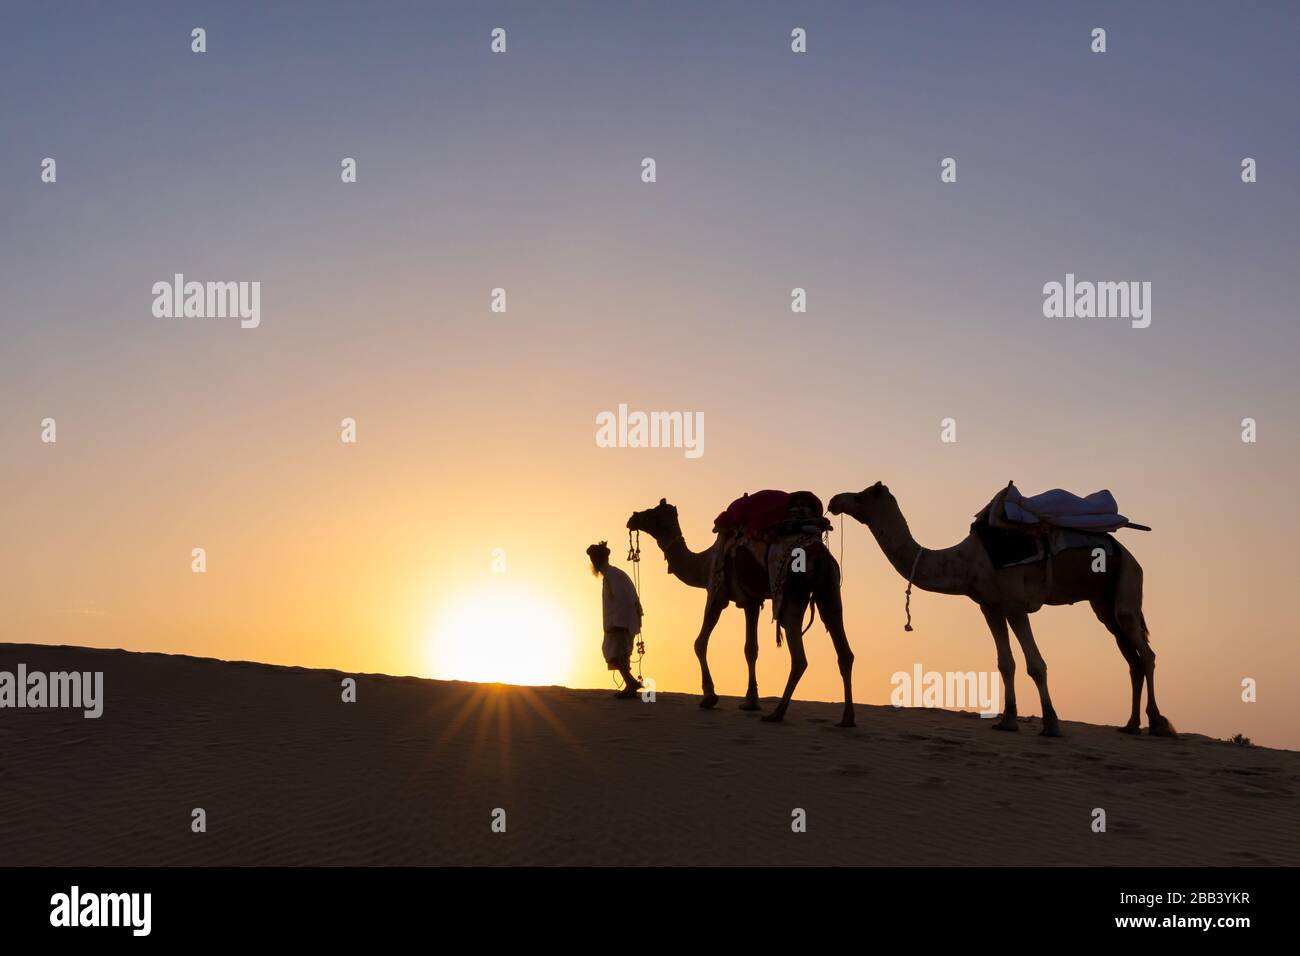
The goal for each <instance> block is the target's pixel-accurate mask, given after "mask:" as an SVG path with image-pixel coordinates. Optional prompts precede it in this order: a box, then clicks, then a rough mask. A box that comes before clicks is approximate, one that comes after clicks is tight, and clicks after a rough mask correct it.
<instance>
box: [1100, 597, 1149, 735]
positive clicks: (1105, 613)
mask: <svg viewBox="0 0 1300 956" xmlns="http://www.w3.org/2000/svg"><path fill="white" fill-rule="evenodd" d="M1092 611H1093V613H1094V614H1096V615H1097V620H1099V621H1101V623H1102V624H1104V625H1106V630H1108V631H1110V633H1111V634H1113V635H1114V636H1115V643H1116V644H1118V645H1119V652H1120V653H1121V654H1123V655H1124V660H1125V662H1126V663H1127V664H1128V677H1129V682H1130V683H1131V684H1132V685H1133V709H1132V711H1131V713H1130V714H1129V718H1128V723H1127V724H1125V725H1124V726H1123V727H1121V728H1119V732H1120V733H1122V734H1136V733H1140V732H1141V729H1142V718H1141V712H1142V681H1143V680H1144V678H1145V677H1146V670H1145V668H1143V666H1142V656H1141V655H1140V654H1138V652H1137V648H1135V647H1134V646H1133V645H1132V644H1130V643H1129V640H1128V638H1127V637H1125V636H1124V632H1123V631H1121V630H1120V629H1119V625H1118V624H1116V623H1115V613H1114V608H1112V607H1111V606H1110V605H1109V604H1108V603H1106V602H1103V601H1093V602H1092Z"/></svg>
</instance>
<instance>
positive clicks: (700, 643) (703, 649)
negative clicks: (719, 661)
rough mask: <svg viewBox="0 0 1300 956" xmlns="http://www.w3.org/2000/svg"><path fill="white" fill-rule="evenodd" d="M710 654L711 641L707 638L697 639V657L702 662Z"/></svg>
mask: <svg viewBox="0 0 1300 956" xmlns="http://www.w3.org/2000/svg"><path fill="white" fill-rule="evenodd" d="M708 652H709V639H708V638H707V637H697V638H696V639H695V656H696V657H698V658H699V659H700V660H704V657H705V655H706V654H708Z"/></svg>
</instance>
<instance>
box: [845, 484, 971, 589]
mask: <svg viewBox="0 0 1300 956" xmlns="http://www.w3.org/2000/svg"><path fill="white" fill-rule="evenodd" d="M867 527H868V528H869V529H870V530H871V534H872V535H873V536H874V537H875V539H876V543H877V544H879V545H880V550H881V551H883V552H884V554H885V557H886V558H888V559H889V563H890V564H892V565H893V566H894V570H895V571H897V572H898V573H899V574H900V575H902V577H903V578H904V579H906V580H909V581H911V582H912V583H913V584H914V585H915V586H916V587H918V588H920V589H921V590H923V591H937V592H939V593H941V594H965V593H966V577H967V575H966V574H965V572H964V568H965V565H964V564H963V562H962V561H961V560H960V556H959V554H958V550H959V548H960V545H958V546H956V547H951V548H940V549H937V550H936V549H934V548H923V547H922V546H921V545H920V544H918V543H917V541H916V539H915V538H913V537H912V532H911V529H910V528H908V526H907V519H906V518H904V517H903V512H902V511H901V510H900V509H899V507H898V505H897V504H894V505H893V506H892V507H885V508H881V509H880V511H879V512H878V513H877V514H876V515H875V516H874V517H873V518H872V520H871V521H870V522H869V523H868V524H867ZM918 553H919V554H920V558H919V560H918V558H917V555H918Z"/></svg>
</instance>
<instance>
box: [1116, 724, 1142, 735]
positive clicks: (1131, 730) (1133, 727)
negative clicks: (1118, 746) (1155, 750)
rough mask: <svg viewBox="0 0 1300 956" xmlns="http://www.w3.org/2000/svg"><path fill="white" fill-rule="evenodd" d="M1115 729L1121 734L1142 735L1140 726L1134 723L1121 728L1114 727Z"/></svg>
mask: <svg viewBox="0 0 1300 956" xmlns="http://www.w3.org/2000/svg"><path fill="white" fill-rule="evenodd" d="M1115 729H1116V730H1118V731H1119V732H1120V733H1121V734H1140V733H1142V728H1141V726H1140V725H1138V724H1137V723H1135V722H1130V723H1127V724H1125V725H1124V726H1123V727H1116V728H1115Z"/></svg>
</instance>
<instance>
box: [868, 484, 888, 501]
mask: <svg viewBox="0 0 1300 956" xmlns="http://www.w3.org/2000/svg"><path fill="white" fill-rule="evenodd" d="M884 487H885V486H884V485H882V484H881V483H880V482H876V483H875V484H874V485H872V486H871V487H870V488H868V489H867V494H869V495H871V497H873V498H875V497H876V496H877V495H879V494H880V491H881V489H882V488H884Z"/></svg>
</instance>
